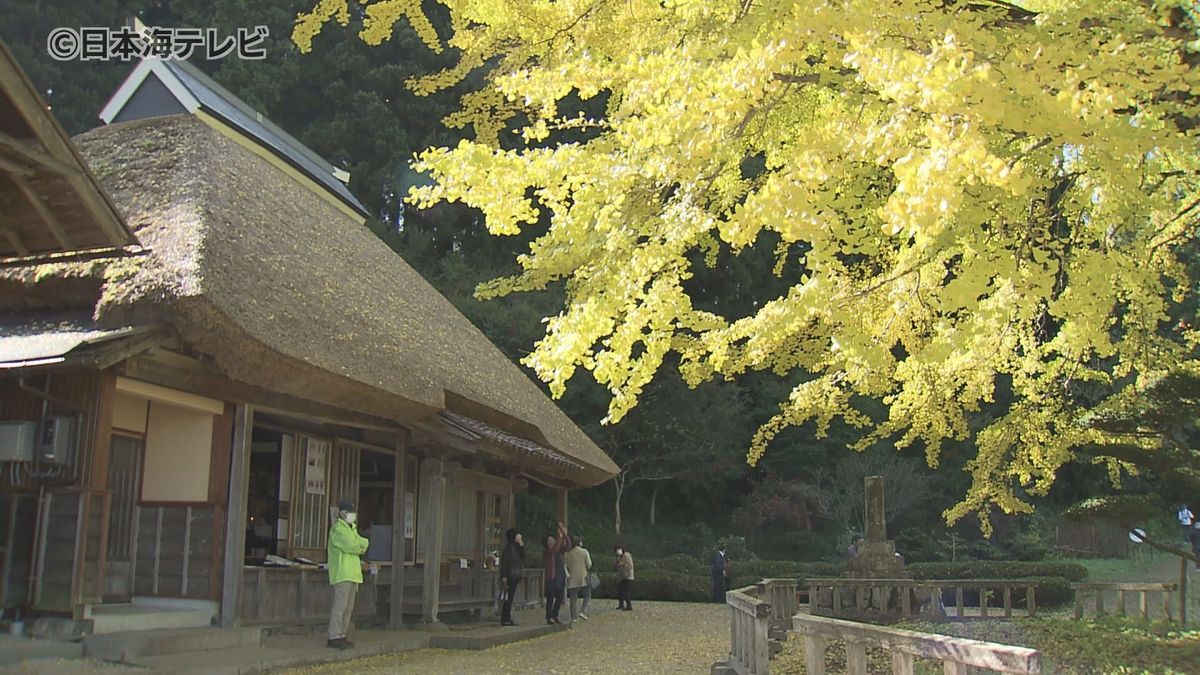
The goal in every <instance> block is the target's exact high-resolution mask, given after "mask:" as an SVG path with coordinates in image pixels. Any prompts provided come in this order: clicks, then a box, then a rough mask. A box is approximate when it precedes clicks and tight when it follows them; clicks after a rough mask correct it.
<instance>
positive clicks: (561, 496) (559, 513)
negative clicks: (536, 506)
mask: <svg viewBox="0 0 1200 675" xmlns="http://www.w3.org/2000/svg"><path fill="white" fill-rule="evenodd" d="M567 492H568V490H567V488H558V499H556V500H555V504H554V515H555V517H556V518H557V519H558V521H559V522H560V523H562V524H563V525H570V523H568V522H567Z"/></svg>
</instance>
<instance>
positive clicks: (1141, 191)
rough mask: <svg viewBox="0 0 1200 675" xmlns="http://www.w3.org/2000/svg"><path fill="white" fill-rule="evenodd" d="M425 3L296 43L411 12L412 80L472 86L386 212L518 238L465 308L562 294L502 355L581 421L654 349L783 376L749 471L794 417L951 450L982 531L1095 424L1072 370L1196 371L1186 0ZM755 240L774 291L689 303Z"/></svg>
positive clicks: (729, 371) (330, 2)
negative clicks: (498, 272) (482, 225)
mask: <svg viewBox="0 0 1200 675" xmlns="http://www.w3.org/2000/svg"><path fill="white" fill-rule="evenodd" d="M440 2H441V3H442V4H443V5H445V6H446V7H447V8H448V9H449V12H450V14H451V17H452V27H453V34H452V35H449V36H439V35H438V34H437V33H436V31H435V30H434V29H433V27H432V24H431V23H430V22H429V20H428V19H427V18H426V16H425V15H424V14H423V11H422V7H421V5H422V3H421V0H362V2H359V1H358V0H355V1H352V2H347V0H320V2H319V3H318V4H317V5H316V6H315V7H314V8H313V10H312V11H311V12H309V13H305V14H302V15H300V16H299V17H298V19H297V24H296V27H295V31H294V34H293V39H294V41H295V42H296V44H297V45H298V46H299V47H300V48H301V50H307V49H309V48H311V44H312V39H313V37H314V36H315V35H316V34H317V33H318V32H319V31H320V30H322V29H323V27H324V26H325V25H326V24H328V23H329V22H330V21H338V22H340V23H342V24H343V25H346V23H347V22H348V19H349V17H350V13H351V12H357V13H360V15H361V16H363V17H364V19H363V25H364V28H363V30H362V32H361V36H362V38H363V39H364V40H366V41H368V42H371V43H379V42H381V41H383V40H386V39H388V38H389V36H390V35H391V33H392V30H393V28H394V26H395V24H396V22H398V21H401V20H406V21H408V22H410V23H411V24H412V26H413V28H414V29H415V30H416V32H417V33H418V34H419V35H420V36H421V37H422V39H423V40H425V41H426V43H427V44H428V45H429V47H430V48H431V49H434V50H442V49H445V48H447V47H448V48H450V49H452V50H456V51H457V53H458V55H459V61H458V65H457V66H455V67H453V68H451V69H449V70H446V71H444V72H439V73H433V74H430V75H428V76H424V77H420V78H417V79H414V80H413V81H412V82H410V86H411V87H412V88H413V89H414V90H415V91H417V92H432V91H437V90H440V89H444V88H447V87H451V86H454V85H456V84H458V83H460V82H462V81H463V79H464V78H465V77H467V76H468V75H469V74H472V73H481V74H482V75H483V80H484V81H485V84H484V86H483V87H482V88H478V89H475V90H473V91H471V92H470V93H468V94H466V95H465V96H464V98H463V100H462V107H461V110H460V111H459V112H457V113H455V114H453V115H451V116H450V117H448V118H447V119H446V122H447V123H448V124H449V125H451V126H453V127H461V128H463V129H464V130H466V129H469V130H470V131H471V132H472V133H470V134H468V136H469V140H463V141H462V142H460V143H459V144H458V145H457V146H456V147H453V148H430V149H428V150H426V151H425V152H423V153H421V154H420V155H419V156H418V157H417V158H416V161H415V164H414V166H415V168H416V169H417V170H419V171H421V172H424V173H426V174H427V175H429V176H430V177H431V178H432V179H433V182H432V184H431V185H427V186H423V187H419V188H416V189H414V190H413V192H412V193H411V195H410V200H411V201H412V203H414V204H416V205H419V206H422V207H427V206H429V205H432V204H436V203H439V202H455V201H458V202H463V203H466V204H468V205H470V206H473V207H476V208H478V209H480V210H481V211H482V212H483V214H484V215H485V216H486V226H487V228H488V230H489V231H490V232H492V233H493V234H495V235H512V234H514V233H518V232H520V231H521V230H522V229H523V228H536V232H537V234H538V236H537V237H536V239H535V240H534V241H533V243H532V244H531V246H530V248H529V251H528V252H527V253H525V254H523V255H522V256H520V257H519V259H518V262H519V264H520V267H521V272H520V273H519V274H517V275H515V276H512V277H508V278H502V279H496V280H493V281H490V282H487V283H484V284H482V285H481V286H480V287H479V288H478V290H477V294H478V295H479V296H480V297H483V298H487V297H494V296H502V295H505V294H508V293H513V292H519V291H527V290H532V289H540V288H543V287H546V286H547V285H548V284H553V283H559V282H561V283H564V285H565V289H566V302H565V306H564V307H563V310H562V312H561V313H559V314H558V315H557V316H554V317H551V318H549V319H547V324H546V333H545V337H544V338H543V339H541V340H540V341H539V342H538V343H537V345H536V348H535V349H534V350H533V351H532V352H531V353H530V354H529V356H528V357H527V358H526V359H525V361H524V362H525V364H526V365H528V366H529V367H531V368H532V369H533V370H534V371H535V372H536V373H537V375H538V376H539V377H540V378H541V379H542V380H544V381H545V382H546V383H548V385H549V387H550V390H551V392H552V393H553V394H554V395H561V393H562V392H563V391H564V387H566V385H567V383H568V381H569V380H570V379H571V378H572V377H573V375H574V374H575V373H576V371H577V369H579V368H580V367H582V368H584V369H586V370H588V371H590V372H591V375H592V376H593V377H594V378H595V379H596V380H597V381H598V382H600V383H602V384H603V385H604V386H606V387H607V388H608V390H609V391H610V392H611V404H610V406H609V411H608V417H607V418H606V420H607V421H610V422H616V421H619V420H620V419H621V417H622V416H623V415H624V414H625V413H626V412H627V411H628V410H630V408H631V407H632V406H634V405H635V404H636V403H637V400H638V396H639V393H640V392H641V391H642V390H643V387H645V386H646V384H647V383H648V382H649V381H650V380H651V378H653V377H654V376H655V373H656V372H657V371H658V370H659V368H660V366H662V364H663V363H664V358H666V357H668V355H669V354H670V353H674V354H675V355H676V356H674V357H671V358H677V359H678V361H679V362H680V364H681V366H680V371H681V372H682V373H683V375H684V377H685V378H686V379H687V381H688V382H689V383H692V384H695V383H699V382H702V381H704V380H707V379H710V378H714V377H726V378H728V377H735V376H738V375H739V374H742V373H745V372H746V371H749V370H769V371H774V372H778V373H791V372H794V371H801V372H802V373H803V374H804V377H803V378H802V381H801V384H799V385H798V386H797V387H796V388H795V389H794V390H793V391H792V392H791V395H790V397H789V398H788V399H787V400H786V401H783V402H781V405H780V410H779V413H778V414H777V415H776V416H775V417H774V418H773V419H772V420H771V421H770V422H768V423H767V424H765V425H764V426H763V427H761V428H760V429H759V430H758V432H757V434H756V435H755V436H754V438H753V439H752V441H751V443H750V448H749V453H748V459H749V461H750V463H751V464H753V463H755V462H757V461H758V459H759V458H760V457H761V455H762V453H763V452H764V450H765V449H766V447H767V446H768V445H769V443H770V442H771V440H772V439H773V438H774V437H775V436H776V435H777V434H778V433H780V432H781V431H782V430H784V429H785V428H787V427H791V426H796V425H800V424H804V423H806V422H814V423H815V426H816V429H817V430H818V433H823V432H824V430H826V429H827V428H828V426H829V424H830V423H831V422H832V421H834V420H835V419H840V420H842V421H844V422H847V423H849V424H851V425H854V426H856V427H859V428H861V430H862V443H861V445H862V446H864V447H865V446H866V445H868V444H871V443H874V442H877V441H879V440H880V439H894V442H895V444H896V445H897V447H905V446H910V445H919V446H920V447H922V448H923V449H924V452H925V454H926V458H927V460H928V462H929V463H930V465H931V466H936V465H937V463H938V459H939V452H940V449H941V446H942V443H943V442H944V441H945V440H947V439H960V440H961V439H971V440H972V441H973V443H974V447H975V448H976V449H977V452H976V454H975V455H974V456H973V458H972V460H971V461H970V463H969V465H968V468H969V470H970V472H971V473H972V477H973V481H972V487H971V488H970V490H969V492H968V493H967V494H966V495H965V497H964V499H963V501H962V502H961V503H960V504H958V505H957V506H955V507H954V508H952V509H950V510H948V511H947V513H946V515H947V518H948V519H949V520H951V521H953V520H956V519H958V518H960V517H962V516H963V515H966V514H968V513H972V512H977V513H979V514H980V515H981V516H982V518H983V522H984V528H985V530H987V529H988V528H987V513H988V512H989V511H990V509H991V508H1000V509H1002V510H1003V511H1005V512H1009V513H1012V512H1023V511H1028V510H1029V509H1030V508H1031V505H1030V504H1029V500H1028V499H1027V498H1026V496H1027V495H1029V494H1038V493H1041V492H1044V491H1046V490H1047V489H1049V487H1050V485H1051V484H1052V483H1053V481H1054V478H1055V475H1056V472H1057V470H1058V469H1059V468H1060V467H1061V466H1062V465H1063V464H1064V463H1066V462H1068V461H1071V460H1072V459H1073V458H1075V456H1076V454H1075V450H1076V448H1078V447H1079V446H1081V445H1083V444H1087V443H1094V442H1097V441H1098V440H1099V439H1098V435H1100V434H1103V433H1104V432H1103V431H1102V430H1098V429H1096V428H1094V427H1090V426H1088V425H1086V424H1081V423H1080V422H1079V420H1080V416H1081V415H1083V414H1085V413H1086V412H1087V410H1088V409H1089V407H1091V406H1094V405H1095V401H1094V400H1092V401H1089V400H1087V399H1086V397H1081V396H1078V395H1077V391H1078V389H1079V386H1080V385H1087V387H1089V388H1090V389H1092V390H1094V389H1095V388H1096V387H1100V388H1107V390H1108V391H1110V392H1119V391H1121V390H1123V389H1128V388H1130V387H1134V388H1136V387H1138V386H1139V383H1140V382H1144V381H1146V378H1151V377H1154V376H1155V374H1156V373H1161V372H1162V371H1163V370H1164V369H1166V368H1168V367H1169V366H1171V365H1174V364H1176V363H1178V362H1180V361H1182V360H1187V359H1192V358H1194V357H1195V348H1196V346H1197V338H1198V336H1197V334H1196V332H1195V331H1194V330H1193V329H1192V327H1191V324H1190V323H1189V322H1187V321H1184V322H1179V321H1178V317H1177V316H1176V314H1178V312H1177V310H1178V308H1179V306H1180V303H1182V302H1183V301H1184V299H1185V296H1186V295H1187V294H1189V293H1192V292H1193V291H1194V283H1195V282H1194V280H1192V279H1190V278H1189V275H1188V270H1187V264H1188V262H1189V260H1188V259H1187V258H1186V257H1185V256H1183V255H1182V254H1181V252H1182V251H1183V247H1184V246H1185V245H1187V244H1189V243H1192V242H1193V241H1194V239H1195V236H1196V227H1197V222H1198V216H1200V201H1198V200H1200V189H1198V188H1200V129H1198V124H1200V109H1198V108H1200V37H1198V33H1197V30H1198V29H1197V24H1198V21H1200V18H1198V17H1197V10H1196V5H1195V3H1194V0H1104V1H1100V0H1027V1H1024V0H1018V1H1015V2H1003V1H999V0H941V1H928V0H837V1H832V0H830V1H825V0H806V1H804V2H794V1H793V2H789V1H784V0H440ZM581 101H583V102H590V103H592V104H594V105H591V106H588V105H580V102H581ZM589 109H590V110H593V111H594V112H593V113H592V114H588V113H587V112H581V110H583V111H586V110H589ZM768 239H769V240H771V241H775V242H777V244H776V253H777V256H778V262H777V264H776V265H774V269H763V270H762V274H764V275H767V274H775V275H778V276H781V277H782V278H783V279H784V280H786V281H787V282H788V286H787V288H788V290H787V292H786V293H784V294H783V295H781V296H780V297H778V298H775V299H773V300H771V301H769V302H765V303H762V304H760V305H759V306H757V307H756V308H755V311H753V312H752V313H749V314H748V315H744V316H722V315H719V314H717V313H715V312H713V311H711V310H705V309H703V308H702V306H701V304H700V303H697V302H695V300H696V298H695V292H696V289H695V288H693V286H692V284H690V282H689V280H690V279H691V277H692V275H693V273H694V272H695V271H696V269H697V266H698V265H713V264H715V261H716V260H717V259H718V254H719V253H721V252H723V251H732V252H733V253H737V252H738V251H741V250H745V249H746V248H747V247H750V246H754V245H756V244H758V243H760V242H762V241H767V240H768ZM1189 320H1190V319H1189ZM998 398H1000V399H1003V401H1004V402H1005V404H1004V406H1003V410H1002V411H1001V412H1000V413H998V414H993V415H990V416H989V418H988V419H989V420H990V421H989V422H988V423H987V424H986V426H984V427H983V428H981V429H975V428H972V427H971V426H970V425H969V420H971V419H973V415H974V413H975V412H976V411H979V410H980V409H981V408H985V407H994V406H995V405H996V403H995V401H996V400H997V399H998ZM864 400H872V401H882V402H883V403H884V404H886V407H887V411H888V412H887V414H886V415H884V416H883V417H882V418H872V417H870V416H868V415H867V414H865V413H864V412H863V411H862V410H861V409H860V407H859V405H858V403H859V402H861V401H864ZM1105 461H1108V462H1109V469H1110V472H1111V473H1112V475H1113V476H1114V477H1119V475H1120V473H1121V472H1122V471H1123V470H1127V469H1128V468H1129V467H1127V466H1125V465H1123V464H1122V462H1120V461H1119V460H1117V459H1111V458H1110V459H1108V460H1105Z"/></svg>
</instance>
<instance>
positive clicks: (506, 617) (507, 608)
mask: <svg viewBox="0 0 1200 675" xmlns="http://www.w3.org/2000/svg"><path fill="white" fill-rule="evenodd" d="M505 537H506V538H507V539H508V544H506V545H505V546H504V551H503V552H501V553H500V591H501V593H503V594H504V601H503V603H502V604H501V606H500V625H501V626H515V625H517V622H516V621H513V618H512V606H513V598H515V597H516V595H517V586H519V585H520V584H521V578H522V577H523V576H525V539H524V538H523V537H522V536H521V532H520V531H519V530H517V528H515V527H510V528H508V532H506V533H505Z"/></svg>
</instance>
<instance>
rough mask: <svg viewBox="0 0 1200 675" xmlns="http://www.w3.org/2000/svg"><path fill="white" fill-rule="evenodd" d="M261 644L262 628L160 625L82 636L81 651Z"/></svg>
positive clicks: (133, 653) (135, 653) (117, 657)
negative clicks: (150, 628)
mask: <svg viewBox="0 0 1200 675" xmlns="http://www.w3.org/2000/svg"><path fill="white" fill-rule="evenodd" d="M260 644H262V629H261V628H163V629H158V630H137V631H128V632H123V633H102V634H99V635H96V634H93V635H88V636H85V637H84V638H83V654H84V656H88V657H91V658H96V659H104V660H106V661H126V662H128V661H131V660H133V659H137V658H141V657H147V656H163V655H167V654H183V653H187V652H204V651H212V650H217V649H230V648H235V647H253V646H258V645H260Z"/></svg>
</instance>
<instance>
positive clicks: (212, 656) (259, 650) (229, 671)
mask: <svg viewBox="0 0 1200 675" xmlns="http://www.w3.org/2000/svg"><path fill="white" fill-rule="evenodd" d="M352 637H353V638H354V641H355V642H356V643H357V644H356V646H355V647H352V648H350V649H346V650H339V649H328V648H327V647H325V638H324V636H321V635H313V636H286V637H280V638H272V639H268V640H266V641H265V642H264V644H262V645H257V646H248V647H231V648H229V649H221V650H218V651H207V652H198V653H187V654H168V655H163V656H145V657H140V658H136V659H134V660H133V661H132V662H131V663H132V665H135V666H140V667H142V668H147V669H149V670H150V671H151V672H154V673H174V674H176V675H185V674H186V675H193V674H195V675H201V674H203V675H247V674H249V673H266V672H275V671H277V670H281V669H286V668H303V667H310V666H319V665H322V664H328V663H337V662H340V661H347V660H350V659H358V658H364V657H368V656H381V655H385V654H395V653H397V652H403V651H410V650H416V649H422V648H424V647H428V646H429V636H428V634H425V633H419V632H417V631H398V632H397V631H360V632H356V633H355V634H354V635H353V636H352Z"/></svg>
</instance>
